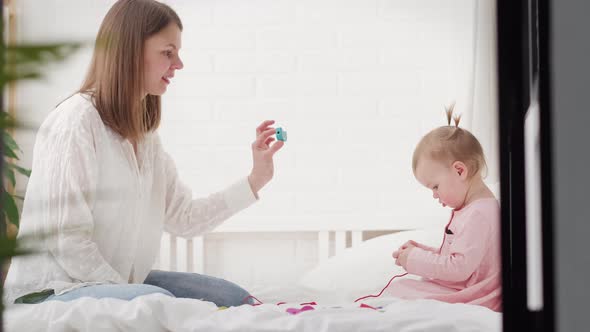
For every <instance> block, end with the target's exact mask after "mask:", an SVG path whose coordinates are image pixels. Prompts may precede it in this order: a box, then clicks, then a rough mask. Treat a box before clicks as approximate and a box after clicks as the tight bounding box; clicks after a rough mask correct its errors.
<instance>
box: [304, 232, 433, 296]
mask: <svg viewBox="0 0 590 332" xmlns="http://www.w3.org/2000/svg"><path fill="white" fill-rule="evenodd" d="M442 238H443V228H442V227H436V228H432V227H431V228H427V229H420V230H412V231H402V232H398V233H394V234H388V235H383V236H379V237H376V238H374V239H371V240H369V241H365V242H363V243H361V244H360V245H358V246H357V247H354V248H347V249H345V250H344V251H343V252H342V253H340V254H338V255H336V256H334V257H330V258H329V259H327V260H326V261H325V262H322V263H320V264H319V265H318V266H316V267H315V268H314V269H313V270H311V271H309V272H307V273H306V274H305V275H303V276H302V278H301V279H300V280H299V283H298V287H299V288H302V289H303V290H304V291H305V292H308V293H314V294H316V298H318V299H321V300H322V301H324V302H326V301H328V302H329V301H334V302H339V301H353V300H354V299H356V298H358V297H361V296H364V295H369V294H377V293H378V292H379V291H381V289H383V287H385V285H387V282H388V281H389V280H390V279H391V277H393V276H394V275H397V274H402V273H405V270H404V269H403V268H402V267H400V266H397V265H395V260H394V259H393V258H392V257H391V253H392V252H393V251H394V250H396V249H398V248H399V247H400V246H401V245H402V244H404V243H405V242H406V241H408V240H414V241H417V242H420V243H422V244H425V245H429V246H433V247H438V246H440V244H441V241H442ZM408 277H410V276H409V275H408V276H406V277H404V278H408ZM414 278H415V277H414Z"/></svg>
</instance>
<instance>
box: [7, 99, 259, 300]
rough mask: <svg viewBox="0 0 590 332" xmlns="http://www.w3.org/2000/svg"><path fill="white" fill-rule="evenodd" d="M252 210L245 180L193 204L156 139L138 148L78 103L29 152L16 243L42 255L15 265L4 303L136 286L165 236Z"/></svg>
mask: <svg viewBox="0 0 590 332" xmlns="http://www.w3.org/2000/svg"><path fill="white" fill-rule="evenodd" d="M255 201H256V197H255V195H254V194H253V193H252V190H251V188H250V185H249V183H248V180H247V178H244V179H242V180H240V181H238V182H236V183H235V184H233V185H232V186H230V187H229V188H227V189H225V190H223V191H220V192H217V193H214V194H212V195H210V196H209V197H207V198H200V199H193V198H192V193H191V190H190V189H189V188H188V187H187V186H185V185H184V184H183V183H182V182H181V181H180V179H179V178H178V174H177V171H176V167H175V165H174V162H173V160H172V159H171V158H170V156H169V155H168V154H167V153H166V152H165V151H164V150H163V148H162V145H161V143H160V139H159V137H158V135H157V134H155V133H152V134H149V135H148V136H147V137H146V138H145V139H144V140H143V141H142V142H140V144H139V145H138V147H137V157H136V153H135V152H134V150H133V146H132V144H131V143H130V142H129V141H128V140H126V139H123V138H122V137H121V136H120V135H118V134H117V133H115V132H114V131H112V130H110V129H109V128H108V127H106V126H105V125H104V123H103V122H102V120H101V118H100V115H99V114H98V111H97V110H96V108H95V107H94V106H93V105H92V102H91V101H90V98H89V97H88V96H87V95H83V94H76V95H74V96H72V97H70V98H69V99H67V100H66V101H64V102H63V103H62V104H61V105H59V106H58V107H57V108H56V109H55V110H54V111H53V112H51V113H50V115H49V116H48V117H47V119H46V120H45V121H44V123H43V124H42V126H41V128H40V129H39V132H38V134H37V139H36V143H35V148H34V152H33V166H32V174H31V177H30V179H29V183H28V187H27V193H26V197H25V201H24V206H23V212H22V218H21V228H20V231H19V238H22V237H23V235H26V234H34V235H40V234H45V233H47V232H53V233H54V234H55V235H54V236H49V237H46V238H45V239H44V240H36V243H35V244H34V245H35V247H36V248H38V249H41V250H42V251H43V252H42V253H41V254H38V255H34V256H26V257H15V258H13V260H12V264H11V266H10V269H9V272H8V275H7V279H6V286H5V300H6V301H7V303H12V302H13V301H14V300H15V299H16V298H18V297H20V296H22V295H25V294H29V293H32V292H37V291H41V290H46V289H53V290H55V293H56V294H62V293H64V292H66V291H68V290H71V289H74V288H78V287H82V286H85V285H90V284H99V283H116V284H126V283H130V282H134V283H141V282H143V281H144V280H145V278H146V277H147V275H148V273H149V272H150V270H151V268H152V266H153V264H154V262H155V258H156V256H157V255H158V251H159V248H160V238H161V236H162V232H163V231H167V232H169V233H171V234H175V235H178V236H183V237H192V236H195V235H198V234H202V233H205V232H207V231H209V230H211V229H213V228H214V227H216V226H217V225H219V224H221V223H222V222H223V221H224V220H226V219H227V218H229V217H230V216H231V215H233V214H235V213H236V212H238V211H240V210H242V209H244V208H246V207H247V206H249V205H251V204H252V203H254V202H255Z"/></svg>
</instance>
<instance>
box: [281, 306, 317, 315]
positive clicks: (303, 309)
mask: <svg viewBox="0 0 590 332" xmlns="http://www.w3.org/2000/svg"><path fill="white" fill-rule="evenodd" d="M309 310H314V309H313V307H312V306H310V305H306V306H304V307H303V308H301V309H297V308H288V309H287V310H286V311H287V312H288V313H290V314H291V315H297V314H298V313H301V312H304V311H309Z"/></svg>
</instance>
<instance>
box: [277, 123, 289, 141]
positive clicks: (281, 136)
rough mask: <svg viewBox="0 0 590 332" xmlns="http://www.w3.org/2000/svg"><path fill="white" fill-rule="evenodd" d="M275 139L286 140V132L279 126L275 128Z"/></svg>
mask: <svg viewBox="0 0 590 332" xmlns="http://www.w3.org/2000/svg"><path fill="white" fill-rule="evenodd" d="M277 139H278V140H279V141H283V142H286V141H287V132H286V131H284V130H283V128H281V127H279V128H277Z"/></svg>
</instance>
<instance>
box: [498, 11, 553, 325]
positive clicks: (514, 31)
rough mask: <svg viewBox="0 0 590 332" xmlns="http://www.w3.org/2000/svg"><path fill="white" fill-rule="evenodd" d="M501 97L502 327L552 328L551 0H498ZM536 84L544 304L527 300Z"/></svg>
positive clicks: (499, 95) (499, 94) (499, 91)
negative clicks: (530, 135)
mask: <svg viewBox="0 0 590 332" xmlns="http://www.w3.org/2000/svg"><path fill="white" fill-rule="evenodd" d="M497 4H498V6H497V15H498V16H497V22H498V84H499V86H498V97H499V130H500V179H501V180H500V182H501V184H500V185H501V198H502V279H503V281H502V287H503V307H504V308H503V313H504V314H503V327H504V331H506V332H510V331H544V332H552V331H554V330H555V329H554V324H555V323H554V314H555V313H554V312H555V309H554V300H553V298H554V295H553V292H554V284H553V283H554V278H553V257H552V253H553V238H552V236H553V232H552V230H553V208H552V207H553V197H552V196H551V193H552V181H551V127H550V124H551V114H550V108H549V106H550V95H549V87H548V86H549V82H550V81H549V80H550V77H549V67H548V66H549V59H548V47H549V46H548V45H549V36H548V31H549V23H550V22H549V19H548V18H549V15H548V10H549V8H548V3H547V0H527V1H513V0H498V2H497ZM537 84H538V96H539V97H538V98H539V106H540V122H541V124H540V126H541V127H540V131H541V200H542V210H541V215H542V221H541V227H542V243H543V252H542V253H541V255H542V261H543V309H541V310H539V311H531V310H529V308H528V306H527V296H528V294H527V256H526V249H527V247H526V244H527V238H526V210H525V207H526V191H525V181H524V179H525V172H526V169H525V164H524V162H525V161H524V158H525V157H524V156H525V151H524V121H525V116H526V112H527V109H528V107H529V104H530V100H531V96H534V95H537V93H536V92H535V91H534V90H533V89H534V87H535V86H536V85H537Z"/></svg>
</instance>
